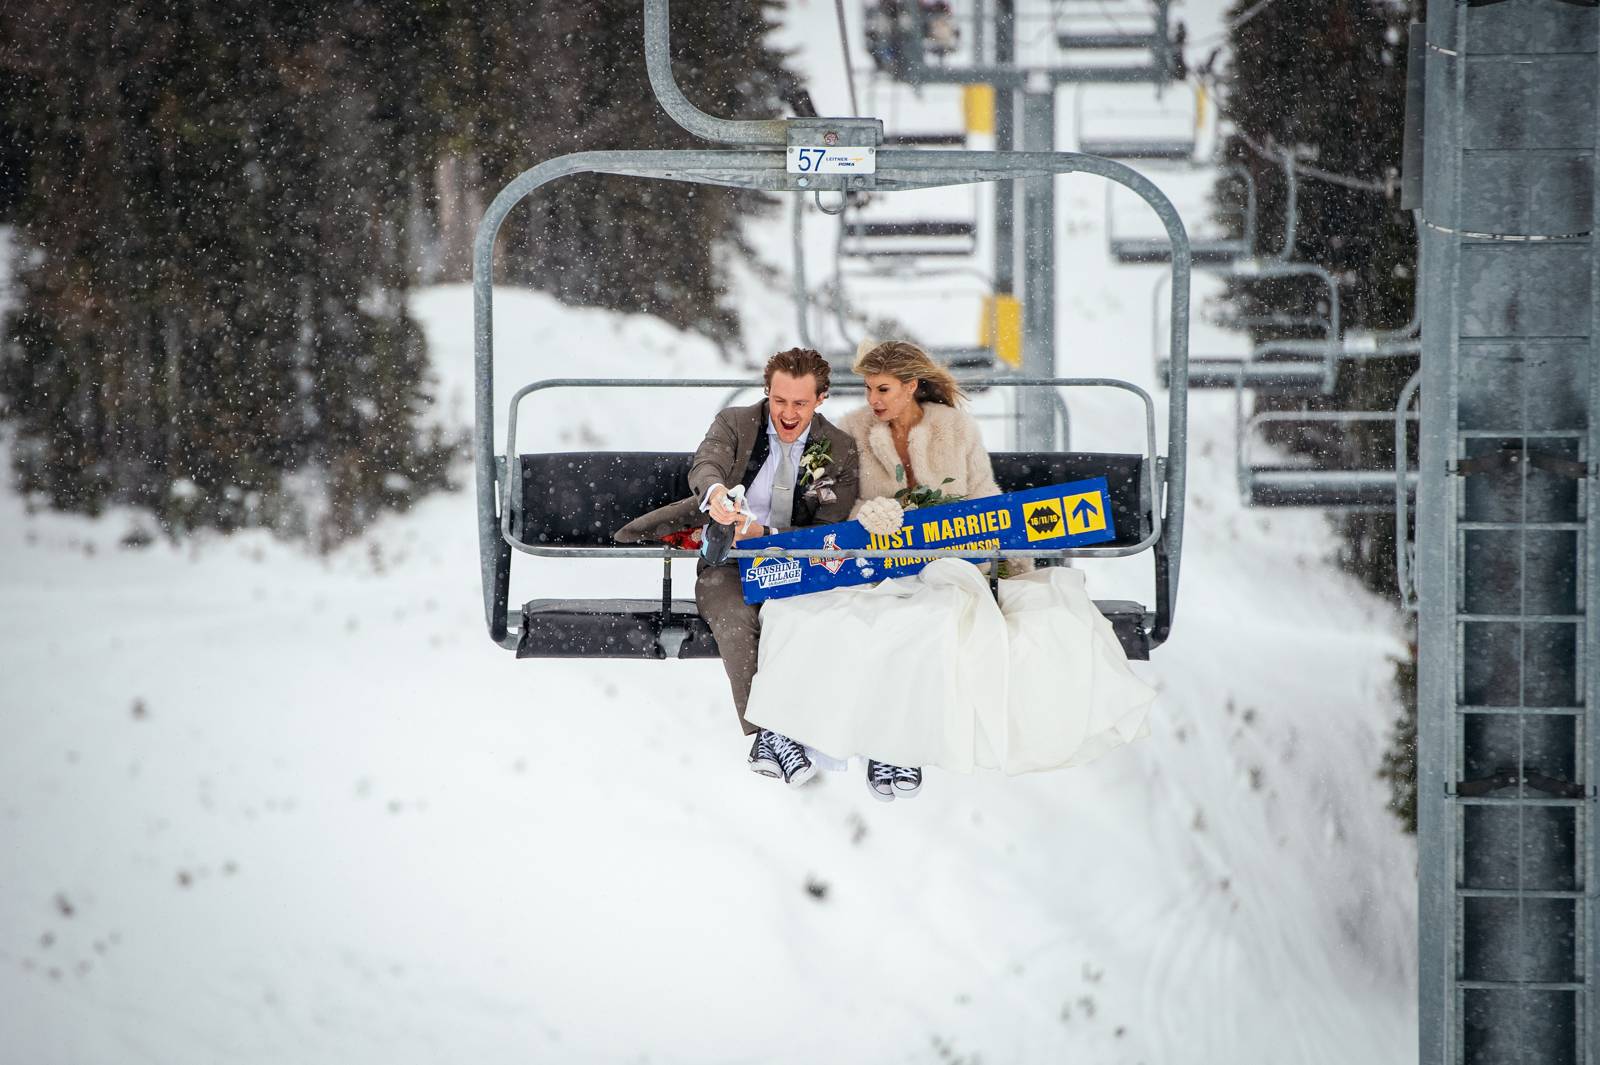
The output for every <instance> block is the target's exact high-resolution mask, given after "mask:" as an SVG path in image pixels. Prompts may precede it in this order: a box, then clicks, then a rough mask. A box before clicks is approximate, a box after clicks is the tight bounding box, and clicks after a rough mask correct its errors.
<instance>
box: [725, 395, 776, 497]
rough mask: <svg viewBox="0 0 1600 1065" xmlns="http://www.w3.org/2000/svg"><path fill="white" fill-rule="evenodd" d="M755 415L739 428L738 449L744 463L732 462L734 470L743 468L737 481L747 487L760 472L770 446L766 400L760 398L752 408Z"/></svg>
mask: <svg viewBox="0 0 1600 1065" xmlns="http://www.w3.org/2000/svg"><path fill="white" fill-rule="evenodd" d="M754 411H755V417H754V418H750V419H746V420H745V422H744V425H743V426H741V429H740V439H739V451H740V453H741V454H743V455H744V456H745V460H744V465H743V466H740V465H739V464H738V462H735V463H734V467H733V468H734V469H735V470H743V471H744V472H743V474H742V475H741V477H740V478H739V483H740V484H742V485H744V486H745V487H746V488H748V487H749V486H750V485H751V484H753V483H755V479H756V474H758V473H760V472H761V467H762V466H764V465H765V464H766V461H767V453H768V452H769V451H770V450H771V447H770V446H769V445H768V443H767V432H766V429H767V401H766V400H762V401H761V402H760V403H757V404H756V405H755V408H754Z"/></svg>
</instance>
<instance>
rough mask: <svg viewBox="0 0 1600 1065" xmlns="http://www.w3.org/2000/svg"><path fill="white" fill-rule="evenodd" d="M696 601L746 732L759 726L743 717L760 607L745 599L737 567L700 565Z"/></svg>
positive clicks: (752, 672)
mask: <svg viewBox="0 0 1600 1065" xmlns="http://www.w3.org/2000/svg"><path fill="white" fill-rule="evenodd" d="M694 599H695V603H696V604H697V605H698V606H699V607H700V616H701V617H702V618H705V620H706V624H708V625H710V626H711V634H712V635H713V636H715V637H716V638H717V650H718V651H719V652H721V654H722V668H723V669H725V670H727V671H728V684H729V686H730V687H732V688H733V707H734V709H735V710H737V711H738V712H739V727H740V728H742V729H744V733H745V735H746V736H748V735H750V734H751V733H752V732H755V731H757V729H758V726H756V725H752V724H751V723H750V722H748V721H746V720H745V719H744V710H745V704H747V703H748V702H749V701H750V682H751V681H752V680H753V679H754V678H755V675H756V647H757V644H758V642H759V641H760V639H761V607H760V605H759V604H755V605H752V604H750V603H747V602H745V601H744V583H743V581H742V580H741V579H740V575H739V567H738V566H737V565H734V564H733V563H725V564H723V565H721V566H706V565H701V567H700V572H699V575H698V576H697V577H696V579H695V583H694Z"/></svg>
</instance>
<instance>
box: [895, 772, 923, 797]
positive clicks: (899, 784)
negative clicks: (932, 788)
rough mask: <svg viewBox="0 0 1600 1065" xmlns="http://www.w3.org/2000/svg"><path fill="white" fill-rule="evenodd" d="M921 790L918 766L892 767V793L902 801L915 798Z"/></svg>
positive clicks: (920, 773)
mask: <svg viewBox="0 0 1600 1065" xmlns="http://www.w3.org/2000/svg"><path fill="white" fill-rule="evenodd" d="M921 790H922V769H921V767H919V766H904V765H897V766H895V767H894V793H895V795H897V796H898V797H900V798H902V799H911V798H915V797H916V794H917V792H919V791H921Z"/></svg>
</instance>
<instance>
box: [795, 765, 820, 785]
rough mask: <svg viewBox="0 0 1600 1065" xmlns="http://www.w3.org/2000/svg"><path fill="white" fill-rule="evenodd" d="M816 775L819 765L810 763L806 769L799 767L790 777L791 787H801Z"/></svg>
mask: <svg viewBox="0 0 1600 1065" xmlns="http://www.w3.org/2000/svg"><path fill="white" fill-rule="evenodd" d="M816 775H817V767H816V766H815V765H808V766H806V767H805V768H804V769H797V770H795V774H794V776H792V777H790V778H789V786H790V787H791V788H798V787H801V786H803V785H804V784H805V783H806V782H807V781H809V780H810V779H811V778H812V777H814V776H816Z"/></svg>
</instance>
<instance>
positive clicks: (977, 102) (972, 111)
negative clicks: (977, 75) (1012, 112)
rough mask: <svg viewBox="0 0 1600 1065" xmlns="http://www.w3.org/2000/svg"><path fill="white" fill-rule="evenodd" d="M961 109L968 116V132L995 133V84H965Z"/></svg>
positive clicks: (962, 91)
mask: <svg viewBox="0 0 1600 1065" xmlns="http://www.w3.org/2000/svg"><path fill="white" fill-rule="evenodd" d="M961 111H962V113H963V114H964V115H965V116H966V120H967V132H968V133H980V134H991V133H993V132H994V86H993V85H968V86H965V87H964V88H963V89H962V90H961Z"/></svg>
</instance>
